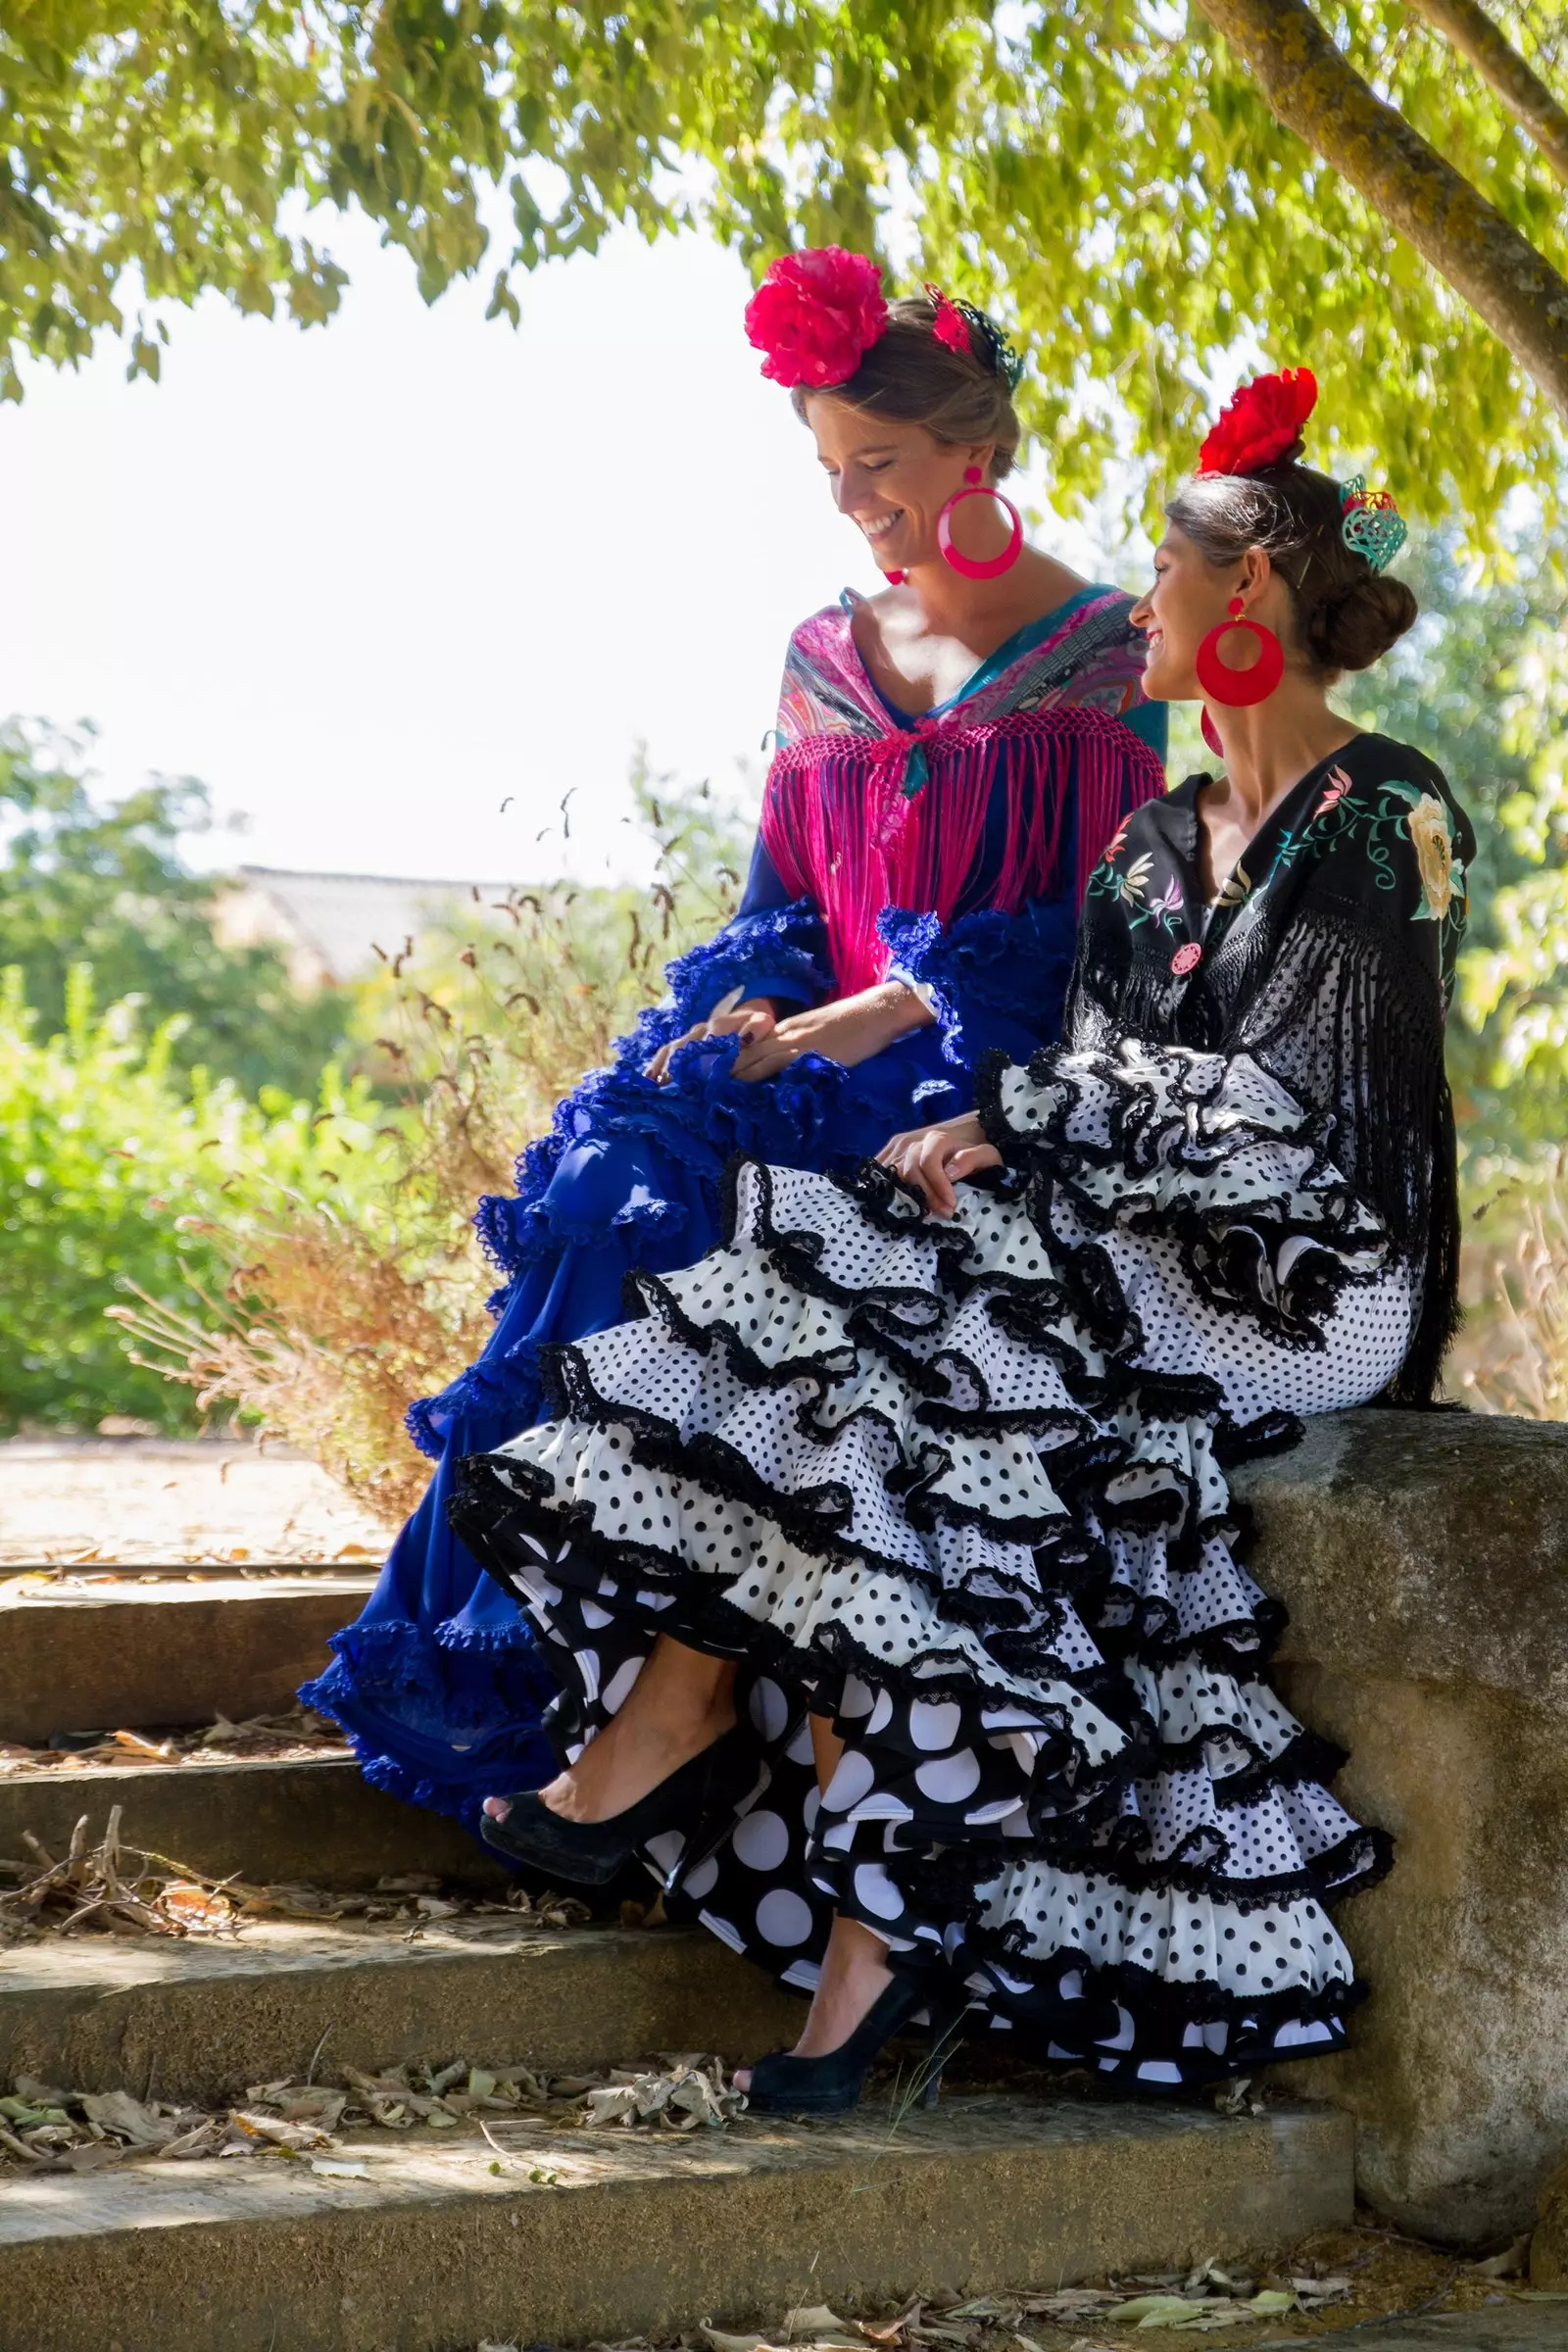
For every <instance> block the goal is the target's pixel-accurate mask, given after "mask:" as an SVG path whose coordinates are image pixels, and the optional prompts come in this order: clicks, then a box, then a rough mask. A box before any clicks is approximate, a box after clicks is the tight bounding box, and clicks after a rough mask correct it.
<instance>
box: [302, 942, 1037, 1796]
mask: <svg viewBox="0 0 1568 2352" xmlns="http://www.w3.org/2000/svg"><path fill="white" fill-rule="evenodd" d="M993 919H994V918H993ZM1058 985H1059V984H1058ZM942 1037H943V1033H942V1030H941V1029H940V1028H929V1029H922V1030H919V1031H917V1032H915V1033H914V1034H913V1035H911V1036H908V1037H905V1038H902V1039H900V1040H899V1042H898V1043H897V1044H896V1045H894V1046H892V1047H890V1048H889V1049H888V1050H887V1051H886V1052H885V1053H883V1054H877V1055H875V1056H874V1057H873V1058H872V1059H871V1060H869V1061H865V1062H861V1063H860V1064H858V1067H856V1068H855V1069H845V1068H843V1067H842V1066H841V1065H840V1064H839V1063H837V1062H832V1061H826V1060H823V1059H821V1058H819V1057H817V1056H815V1055H811V1056H808V1057H807V1058H805V1059H804V1060H801V1061H799V1062H796V1063H794V1064H793V1065H792V1066H791V1067H790V1068H789V1069H788V1070H786V1071H784V1072H782V1073H781V1074H780V1075H779V1076H778V1077H777V1078H773V1079H768V1080H765V1081H763V1082H761V1083H760V1084H745V1083H741V1082H738V1081H737V1080H735V1079H734V1078H733V1077H732V1076H731V1075H730V1069H731V1065H732V1063H733V1061H734V1057H735V1052H736V1048H735V1045H734V1043H733V1041H728V1042H726V1043H724V1044H720V1045H711V1046H710V1045H697V1044H694V1045H690V1046H686V1047H683V1048H682V1049H681V1050H680V1051H679V1053H678V1054H676V1056H675V1059H674V1063H673V1065H672V1077H671V1083H669V1084H668V1085H666V1086H656V1085H654V1084H653V1083H652V1082H651V1081H650V1080H648V1079H646V1078H644V1077H643V1076H642V1075H641V1071H640V1067H639V1066H638V1064H639V1062H640V1058H641V1056H642V1055H643V1054H645V1053H646V1052H647V1051H648V1050H649V1047H648V1040H647V1037H646V1035H644V1036H641V1037H639V1038H638V1039H637V1040H636V1041H635V1043H634V1042H633V1041H627V1046H626V1048H625V1049H624V1050H623V1054H622V1059H621V1063H620V1066H618V1067H617V1068H615V1069H613V1070H601V1071H596V1072H595V1073H594V1074H593V1076H592V1077H590V1078H588V1079H585V1080H584V1082H583V1084H582V1085H581V1086H580V1087H578V1088H577V1089H576V1091H575V1092H574V1093H573V1094H572V1095H570V1096H568V1097H567V1099H566V1101H565V1102H564V1103H563V1104H562V1105H561V1108H560V1110H559V1111H558V1113H557V1115H556V1121H555V1126H554V1129H553V1131H552V1133H551V1134H550V1136H549V1137H547V1138H546V1139H545V1140H544V1141H543V1142H541V1143H536V1144H532V1145H530V1146H529V1147H528V1149H527V1151H526V1152H524V1153H523V1155H522V1158H521V1159H520V1160H519V1162H518V1167H517V1191H516V1193H515V1195H514V1196H512V1197H511V1198H508V1199H500V1198H491V1199H488V1200H485V1201H481V1202H480V1204H479V1210H478V1214H477V1216H476V1218H475V1224H476V1226H477V1228H478V1231H479V1234H480V1238H481V1240H482V1242H483V1244H484V1246H485V1249H486V1250H487V1251H488V1253H489V1255H490V1256H491V1257H492V1258H493V1259H494V1261H495V1262H496V1264H497V1265H498V1267H499V1268H500V1269H501V1271H502V1272H503V1274H504V1275H505V1276H506V1277H507V1279H506V1281H505V1283H504V1285H503V1287H502V1288H501V1289H500V1290H499V1291H498V1292H497V1294H496V1296H495V1298H494V1299H492V1300H491V1308H492V1311H493V1312H494V1313H495V1315H496V1327H495V1331H494V1333H493V1335H492V1337H491V1339H490V1342H489V1345H488V1346H487V1347H486V1348H485V1350H484V1353H483V1354H482V1355H481V1356H480V1357H479V1359H478V1361H477V1362H476V1363H474V1364H472V1365H470V1366H469V1368H468V1369H467V1371H466V1372H465V1373H463V1374H462V1375H461V1377H460V1378H459V1379H457V1380H455V1381H454V1382H453V1383H452V1385H451V1386H450V1388H447V1389H444V1390H443V1391H442V1393H441V1394H440V1396H438V1397H426V1398H424V1399H422V1400H421V1401H420V1402H419V1403H417V1404H416V1405H415V1406H414V1407H413V1408H412V1409H411V1412H410V1415H409V1427H410V1431H411V1434H412V1435H413V1437H414V1439H415V1441H416V1443H417V1445H418V1446H420V1448H421V1449H422V1450H423V1451H424V1452H425V1453H427V1454H429V1455H431V1456H432V1458H433V1459H434V1461H435V1463H436V1470H435V1475H434V1477H433V1478H432V1480H431V1482H430V1487H429V1491H428V1492H427V1494H426V1495H425V1497H424V1500H423V1501H422V1502H421V1503H420V1505H419V1507H418V1509H417V1511H416V1512H415V1514H414V1516H413V1517H412V1518H411V1519H410V1520H409V1522H408V1524H407V1526H405V1528H404V1529H403V1531H402V1533H401V1534H400V1535H399V1537H398V1539H397V1542H396V1543H395V1544H394V1545H393V1547H392V1551H391V1555H390V1557H389V1558H388V1560H387V1563H386V1566H385V1568H384V1569H383V1570H382V1573H381V1577H380V1580H379V1582H378V1583H377V1585H376V1588H375V1591H374V1593H372V1594H371V1596H370V1599H369V1601H368V1604H367V1606H366V1609H365V1612H364V1614H363V1615H362V1616H361V1617H360V1618H358V1619H357V1620H356V1622H355V1623H354V1624H353V1625H351V1626H349V1627H347V1628H346V1629H345V1630H344V1631H343V1632H342V1633H340V1634H338V1635H336V1636H335V1637H334V1638H333V1642H332V1648H333V1651H334V1652H335V1655H334V1658H333V1662H332V1664H331V1666H330V1667H329V1668H328V1669H327V1671H326V1673H325V1674H323V1675H322V1676H320V1678H319V1680H318V1681H316V1682H314V1683H308V1684H307V1685H306V1686H305V1688H304V1690H303V1691H301V1693H300V1695H301V1697H302V1698H304V1699H305V1700H306V1702H307V1703H308V1704H309V1705H311V1706H315V1707H319V1708H320V1709H321V1710H322V1711H323V1712H324V1713H326V1714H329V1715H332V1716H335V1717H336V1719H337V1721H338V1722H339V1723H341V1724H342V1725H343V1727H344V1729H345V1730H346V1731H347V1732H348V1734H349V1736H350V1739H351V1740H352V1742H353V1745H354V1748H355V1752H356V1753H357V1755H358V1756H359V1759H360V1762H361V1764H362V1766H363V1768H364V1770H365V1773H366V1775H367V1777H368V1779H369V1780H370V1781H372V1782H373V1783H374V1784H375V1785H376V1786H377V1787H378V1788H382V1789H389V1790H390V1791H391V1792H392V1793H393V1794H394V1795H397V1796H400V1797H404V1798H406V1799H408V1800H410V1801H412V1802H413V1803H415V1804H421V1805H429V1806H432V1807H434V1808H435V1810H437V1811H438V1812H442V1813H448V1814H452V1815H454V1816H456V1818H457V1819H459V1820H460V1821H462V1822H464V1823H465V1824H466V1826H468V1827H469V1828H470V1829H472V1828H475V1827H476V1824H477V1820H478V1814H479V1806H480V1803H481V1801H482V1799H483V1798H484V1797H485V1796H487V1795H490V1794H491V1793H493V1792H495V1791H497V1790H507V1789H518V1788H531V1787H536V1786H538V1784H539V1783H541V1782H542V1781H545V1780H548V1779H550V1778H551V1777H552V1775H553V1774H554V1772H555V1770H556V1769H557V1767H556V1763H555V1759H554V1757H553V1755H552V1752H551V1750H550V1748H549V1747H548V1745H547V1743H546V1741H545V1740H544V1737H543V1735H542V1734H541V1732H540V1729H539V1718H540V1715H541V1712H542V1711H543V1708H544V1707H545V1706H546V1705H548V1703H549V1702H550V1700H551V1699H552V1698H553V1697H554V1695H555V1691H556V1683H555V1680H554V1678H553V1676H552V1675H551V1674H550V1673H549V1672H548V1670H547V1669H546V1667H545V1665H544V1664H543V1662H542V1660H541V1658H540V1655H539V1652H538V1650H537V1649H536V1648H535V1646H534V1642H533V1639H532V1636H531V1635H530V1633H529V1631H528V1628H527V1625H526V1624H525V1622H524V1620H523V1618H522V1616H521V1614H520V1613H519V1611H518V1610H517V1609H516V1607H515V1605H514V1603H513V1602H512V1601H511V1600H510V1599H508V1598H507V1596H506V1595H505V1593H503V1592H502V1590H501V1588H500V1587H499V1586H498V1585H497V1584H495V1583H494V1582H493V1581H492V1579H491V1578H489V1577H488V1576H486V1575H485V1574H484V1573H483V1571H482V1570H481V1569H480V1567H479V1564H478V1562H477V1561H476V1560H475V1559H474V1558H473V1556H472V1554H471V1553H470V1552H469V1551H467V1550H466V1548H465V1546H464V1545H463V1544H461V1543H459V1542H458V1540H457V1539H456V1537H455V1536H454V1535H453V1534H452V1532H451V1530H450V1529H449V1527H448V1525H447V1501H448V1496H449V1494H450V1490H451V1482H452V1477H453V1473H454V1471H455V1468H456V1465H457V1464H458V1462H460V1461H461V1460H462V1459H463V1457H464V1456H465V1455H466V1454H470V1453H491V1452H494V1451H495V1449H496V1448H497V1446H501V1445H504V1444H505V1443H506V1442H507V1441H508V1440H509V1439H512V1438H515V1437H516V1436H517V1435H518V1433H519V1432H520V1431H522V1430H524V1429H527V1428H530V1427H531V1426H532V1425H533V1424H534V1423H535V1422H536V1421H537V1420H538V1419H539V1418H540V1414H541V1410H542V1398H541V1394H540V1389H539V1384H538V1351H539V1348H540V1347H541V1346H542V1345H544V1344H545V1343H547V1342H552V1341H570V1340H580V1339H584V1338H586V1337H587V1336H588V1335H589V1334H590V1333H592V1332H596V1331H603V1330H604V1329H605V1328H606V1327H607V1326H608V1325H610V1324H613V1323H617V1322H619V1321H620V1320H621V1317H622V1307H621V1286H622V1283H623V1281H624V1279H625V1276H626V1274H627V1273H628V1272H629V1271H630V1269H631V1268H632V1267H634V1266H646V1267H648V1268H649V1269H651V1270H652V1271H653V1272H656V1273H668V1272H671V1271H673V1270H674V1269H676V1268H678V1267H681V1266H687V1265H690V1264H692V1263H693V1262H694V1261H695V1260H696V1259H698V1258H700V1257H703V1256H705V1255H706V1254H707V1252H708V1251H709V1250H711V1249H712V1248H713V1246H714V1245H715V1243H716V1242H717V1241H718V1239H719V1195H720V1180H721V1178H722V1175H723V1171H724V1168H725V1166H726V1165H727V1163H728V1161H729V1160H730V1159H731V1157H732V1156H733V1155H734V1154H736V1153H737V1152H740V1153H744V1154H745V1155H746V1156H747V1157H749V1158H754V1159H760V1160H762V1161H766V1162H771V1163H773V1164H774V1165H782V1166H786V1167H795V1168H807V1169H810V1170H813V1171H816V1172H818V1173H825V1172H828V1171H831V1170H834V1169H838V1168H850V1167H853V1166H854V1165H855V1164H856V1163H857V1161H858V1160H859V1159H861V1158H863V1157H864V1156H865V1155H866V1154H867V1153H868V1152H877V1151H879V1150H880V1149H881V1147H882V1145H883V1144H885V1143H886V1141H887V1139H888V1137H889V1136H890V1135H893V1134H896V1133H897V1132H898V1131H899V1130H900V1129H901V1128H905V1127H911V1126H916V1125H924V1124H926V1123H927V1122H929V1121H931V1120H934V1119H945V1118H952V1117H954V1116H955V1115H956V1113H957V1112H959V1111H962V1110H966V1109H968V1108H969V1107H970V1105H971V1102H972V1093H971V1087H970V1081H969V1074H968V1071H967V1069H966V1068H964V1067H963V1066H962V1065H961V1064H959V1065H956V1064H955V1062H954V1061H953V1060H951V1059H949V1058H947V1057H946V1056H945V1054H944V1050H943V1043H942ZM1028 1042H1029V1043H1030V1044H1033V1043H1036V1042H1038V1040H1037V1039H1034V1038H1032V1039H1030V1040H1029V1041H1028ZM950 1051H951V1046H950Z"/></svg>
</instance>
